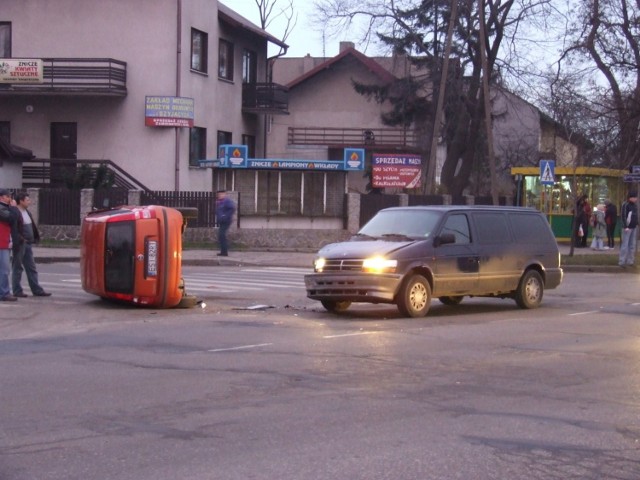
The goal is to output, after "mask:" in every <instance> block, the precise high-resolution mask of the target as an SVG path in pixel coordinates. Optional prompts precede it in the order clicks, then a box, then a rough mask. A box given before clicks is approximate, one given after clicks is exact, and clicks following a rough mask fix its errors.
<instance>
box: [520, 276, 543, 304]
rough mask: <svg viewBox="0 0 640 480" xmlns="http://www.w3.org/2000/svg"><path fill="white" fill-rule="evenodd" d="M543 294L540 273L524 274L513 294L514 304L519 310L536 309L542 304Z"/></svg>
mask: <svg viewBox="0 0 640 480" xmlns="http://www.w3.org/2000/svg"><path fill="white" fill-rule="evenodd" d="M543 294H544V282H543V281H542V277H541V276H540V273H538V272H537V271H535V270H527V271H526V272H524V275H522V278H521V279H520V283H519V284H518V289H517V290H516V292H515V300H516V304H517V305H518V306H519V307H520V308H527V309H529V308H538V307H539V306H540V304H541V303H542V295H543Z"/></svg>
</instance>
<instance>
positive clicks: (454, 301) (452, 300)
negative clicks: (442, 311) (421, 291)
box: [438, 295, 463, 306]
mask: <svg viewBox="0 0 640 480" xmlns="http://www.w3.org/2000/svg"><path fill="white" fill-rule="evenodd" d="M462 298H463V296H462V295H452V296H450V297H438V300H440V301H441V302H442V303H444V304H445V305H451V306H455V305H460V302H462Z"/></svg>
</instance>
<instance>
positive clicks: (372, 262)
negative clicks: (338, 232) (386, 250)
mask: <svg viewBox="0 0 640 480" xmlns="http://www.w3.org/2000/svg"><path fill="white" fill-rule="evenodd" d="M397 266H398V261H397V260H391V259H388V258H384V257H371V258H365V259H364V261H363V262H362V271H364V272H367V273H395V271H396V267H397Z"/></svg>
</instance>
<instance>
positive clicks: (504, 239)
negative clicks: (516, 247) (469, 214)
mask: <svg viewBox="0 0 640 480" xmlns="http://www.w3.org/2000/svg"><path fill="white" fill-rule="evenodd" d="M473 222H474V223H475V225H476V231H477V232H478V243H480V244H483V245H495V244H501V243H511V234H510V233H509V227H508V225H507V216H506V215H504V214H502V213H489V212H475V213H474V215H473Z"/></svg>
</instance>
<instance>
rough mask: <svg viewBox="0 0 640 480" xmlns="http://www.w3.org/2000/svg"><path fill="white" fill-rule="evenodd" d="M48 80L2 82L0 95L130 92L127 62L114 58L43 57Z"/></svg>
mask: <svg viewBox="0 0 640 480" xmlns="http://www.w3.org/2000/svg"><path fill="white" fill-rule="evenodd" d="M42 62H43V67H44V72H43V76H44V81H43V83H38V84H31V83H29V84H2V85H0V95H20V94H23V95H24V94H28V95H34V94H35V95H51V94H65V95H69V94H72V95H110V96H125V95H126V94H127V64H126V62H122V61H120V60H114V59H113V58H43V59H42Z"/></svg>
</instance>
